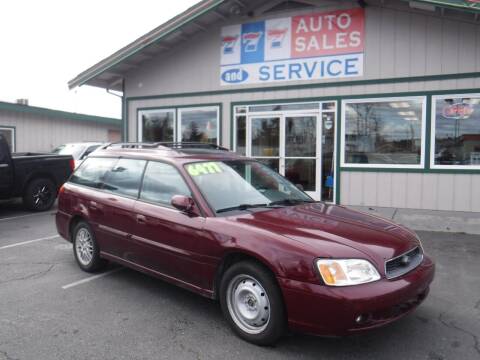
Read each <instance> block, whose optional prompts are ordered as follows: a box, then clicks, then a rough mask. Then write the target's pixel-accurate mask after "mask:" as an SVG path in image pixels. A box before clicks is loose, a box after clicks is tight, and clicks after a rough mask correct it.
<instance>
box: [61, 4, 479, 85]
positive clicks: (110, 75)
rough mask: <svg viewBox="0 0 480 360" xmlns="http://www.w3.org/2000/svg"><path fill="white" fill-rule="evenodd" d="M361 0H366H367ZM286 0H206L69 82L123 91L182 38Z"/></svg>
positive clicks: (467, 8) (468, 8) (466, 8)
mask: <svg viewBox="0 0 480 360" xmlns="http://www.w3.org/2000/svg"><path fill="white" fill-rule="evenodd" d="M357 1H359V2H361V3H362V4H365V3H366V1H365V0H357ZM401 1H402V2H408V3H410V7H412V8H415V4H417V5H418V4H421V5H424V6H426V7H430V8H431V9H433V10H434V11H435V9H437V8H441V9H445V8H448V9H453V10H457V11H462V12H473V13H475V16H476V17H478V15H479V14H480V0H415V1H413V0H401ZM349 2H351V1H349ZM282 3H285V0H269V1H264V2H263V3H261V4H259V2H258V1H255V0H202V1H200V2H198V3H197V4H195V5H194V6H192V7H190V8H189V9H187V10H186V11H184V12H183V13H181V14H179V15H177V16H175V17H174V18H173V19H171V20H169V21H167V22H166V23H164V24H162V25H160V26H159V27H157V28H155V29H154V30H152V31H150V32H149V33H147V34H145V35H143V36H141V37H140V38H138V39H137V40H135V41H133V42H132V43H130V44H128V45H127V46H125V47H123V48H122V49H120V50H118V51H117V52H115V53H114V54H112V55H110V56H109V57H107V58H105V59H104V60H102V61H100V62H99V63H97V64H95V65H93V66H92V67H90V68H88V69H87V70H85V71H84V72H82V73H80V74H79V75H78V76H77V77H75V78H74V79H72V80H70V81H69V82H68V87H69V88H70V89H73V88H75V87H77V86H82V85H91V86H97V87H101V88H105V89H110V90H117V91H122V90H123V79H124V77H125V75H126V74H127V73H128V72H129V71H131V70H132V69H135V68H137V67H139V66H140V65H141V64H142V63H143V62H144V61H147V60H148V59H151V58H153V57H155V56H157V55H158V54H160V53H163V52H166V51H169V50H170V49H172V48H173V47H174V46H176V45H177V44H178V43H179V42H184V41H188V40H189V39H191V37H192V36H194V35H195V34H197V33H198V32H199V31H207V30H208V27H209V26H210V25H212V24H213V23H216V22H220V21H226V20H227V19H230V18H233V17H235V18H237V19H242V16H243V18H244V19H245V17H246V18H250V17H251V16H257V15H260V14H262V13H263V12H265V11H268V10H269V9H271V8H273V7H275V6H277V5H279V4H282ZM289 3H290V4H293V3H296V4H299V3H302V4H305V5H307V6H316V5H319V3H323V4H325V3H331V4H335V3H336V1H328V0H293V1H290V2H289ZM367 5H368V2H367ZM417 9H418V7H417Z"/></svg>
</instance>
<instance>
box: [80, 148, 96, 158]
mask: <svg viewBox="0 0 480 360" xmlns="http://www.w3.org/2000/svg"><path fill="white" fill-rule="evenodd" d="M99 147H100V145H92V146H90V147H89V148H88V149H87V150H86V151H85V152H84V153H83V155H82V159H85V158H86V157H87V156H88V155H90V154H91V153H92V152H94V151H95V150H97V149H98V148H99Z"/></svg>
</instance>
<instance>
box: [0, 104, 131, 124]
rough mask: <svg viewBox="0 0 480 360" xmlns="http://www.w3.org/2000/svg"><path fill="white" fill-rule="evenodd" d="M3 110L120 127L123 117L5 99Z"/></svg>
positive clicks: (0, 105)
mask: <svg viewBox="0 0 480 360" xmlns="http://www.w3.org/2000/svg"><path fill="white" fill-rule="evenodd" d="M1 110H6V111H13V112H21V113H28V114H35V115H44V116H50V117H54V118H59V119H64V120H76V121H86V122H91V123H96V124H102V125H111V126H115V127H118V128H120V127H121V125H122V120H121V119H115V118H107V117H103V116H95V115H86V114H79V113H73V112H68V111H61V110H53V109H48V108H43V107H37V106H30V105H21V104H13V103H9V102H3V101H0V111H1Z"/></svg>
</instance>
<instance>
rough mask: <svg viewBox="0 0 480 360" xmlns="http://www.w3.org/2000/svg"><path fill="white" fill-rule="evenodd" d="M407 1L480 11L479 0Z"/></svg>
mask: <svg viewBox="0 0 480 360" xmlns="http://www.w3.org/2000/svg"><path fill="white" fill-rule="evenodd" d="M404 1H409V2H417V3H425V4H428V5H433V6H438V7H444V8H451V9H456V10H462V11H475V12H480V0H417V1H410V0H404Z"/></svg>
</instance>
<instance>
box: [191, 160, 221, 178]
mask: <svg viewBox="0 0 480 360" xmlns="http://www.w3.org/2000/svg"><path fill="white" fill-rule="evenodd" d="M187 171H188V173H189V174H190V175H191V176H199V175H209V174H220V173H222V172H223V170H222V168H221V167H220V166H219V165H218V163H216V162H205V163H196V164H190V165H188V166H187Z"/></svg>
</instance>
